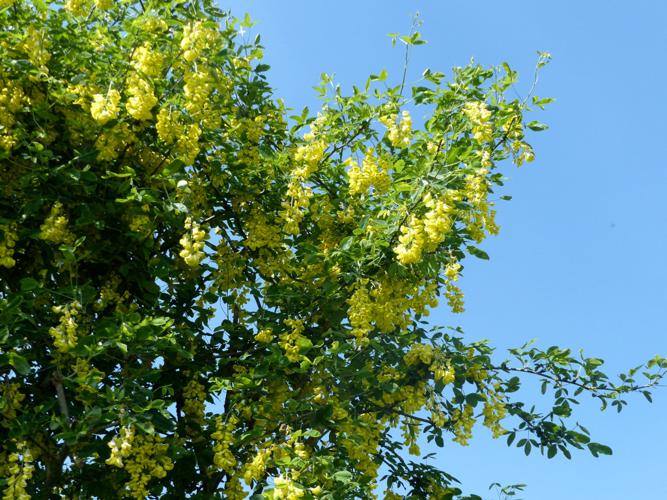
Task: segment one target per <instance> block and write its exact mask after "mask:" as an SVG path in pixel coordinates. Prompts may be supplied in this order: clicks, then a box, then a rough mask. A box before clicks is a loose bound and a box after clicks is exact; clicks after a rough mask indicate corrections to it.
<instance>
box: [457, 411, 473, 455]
mask: <svg viewBox="0 0 667 500" xmlns="http://www.w3.org/2000/svg"><path fill="white" fill-rule="evenodd" d="M452 426H453V429H452V430H453V432H454V442H455V443H459V444H460V445H461V446H468V441H469V440H470V438H471V437H472V428H473V427H474V426H475V417H474V409H473V407H472V406H470V405H469V404H466V405H464V407H463V411H461V410H458V409H456V410H454V411H453V412H452Z"/></svg>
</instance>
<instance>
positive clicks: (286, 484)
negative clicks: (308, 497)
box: [273, 476, 306, 500]
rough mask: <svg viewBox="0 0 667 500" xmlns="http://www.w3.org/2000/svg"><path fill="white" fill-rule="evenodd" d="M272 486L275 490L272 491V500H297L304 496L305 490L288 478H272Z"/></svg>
mask: <svg viewBox="0 0 667 500" xmlns="http://www.w3.org/2000/svg"><path fill="white" fill-rule="evenodd" d="M273 484H274V488H275V489H274V490H273V498H274V500H278V499H285V500H296V499H297V498H302V497H303V496H304V495H305V494H306V492H305V490H304V489H303V488H299V487H298V486H297V485H296V484H294V481H292V479H290V478H289V477H285V476H278V477H276V478H274V480H273Z"/></svg>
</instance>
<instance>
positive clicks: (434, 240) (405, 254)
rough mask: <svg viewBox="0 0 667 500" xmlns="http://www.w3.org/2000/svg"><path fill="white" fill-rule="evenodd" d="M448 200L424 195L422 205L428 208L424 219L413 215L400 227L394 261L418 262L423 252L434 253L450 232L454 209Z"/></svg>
mask: <svg viewBox="0 0 667 500" xmlns="http://www.w3.org/2000/svg"><path fill="white" fill-rule="evenodd" d="M451 196H453V195H451ZM448 198H449V197H448V196H447V195H445V196H444V197H442V198H439V199H434V198H433V196H432V195H431V193H426V194H425V195H424V198H423V199H422V203H423V204H424V205H425V206H426V207H427V208H428V211H427V212H426V214H424V218H423V219H420V218H419V217H417V216H416V215H414V214H413V215H411V216H410V218H409V219H408V222H407V224H404V225H402V226H401V228H400V232H401V235H400V236H399V237H398V244H397V245H396V246H395V247H394V253H395V254H396V259H397V260H398V261H399V262H400V263H401V264H403V265H408V264H415V263H417V262H419V261H420V260H421V259H422V255H423V253H424V252H433V251H435V250H436V249H437V248H438V245H439V244H440V243H442V242H443V241H444V239H445V237H446V236H447V234H448V233H449V232H450V231H451V230H452V227H453V224H454V222H453V214H454V212H455V209H454V208H453V206H454V204H453V203H452V202H451V200H449V199H448Z"/></svg>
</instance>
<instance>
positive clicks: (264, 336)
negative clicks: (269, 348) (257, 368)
mask: <svg viewBox="0 0 667 500" xmlns="http://www.w3.org/2000/svg"><path fill="white" fill-rule="evenodd" d="M255 340H256V341H257V342H261V343H262V344H268V343H269V342H271V341H272V340H273V330H272V329H271V328H264V329H262V330H260V331H259V332H258V333H257V335H255Z"/></svg>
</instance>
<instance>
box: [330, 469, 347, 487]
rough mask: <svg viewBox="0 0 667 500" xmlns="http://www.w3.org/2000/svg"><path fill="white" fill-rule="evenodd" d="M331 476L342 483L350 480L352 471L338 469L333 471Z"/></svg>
mask: <svg viewBox="0 0 667 500" xmlns="http://www.w3.org/2000/svg"><path fill="white" fill-rule="evenodd" d="M333 478H334V479H335V480H336V481H339V482H341V483H343V484H347V483H349V482H350V481H352V473H351V472H350V471H347V470H339V471H338V472H335V473H334V475H333Z"/></svg>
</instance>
